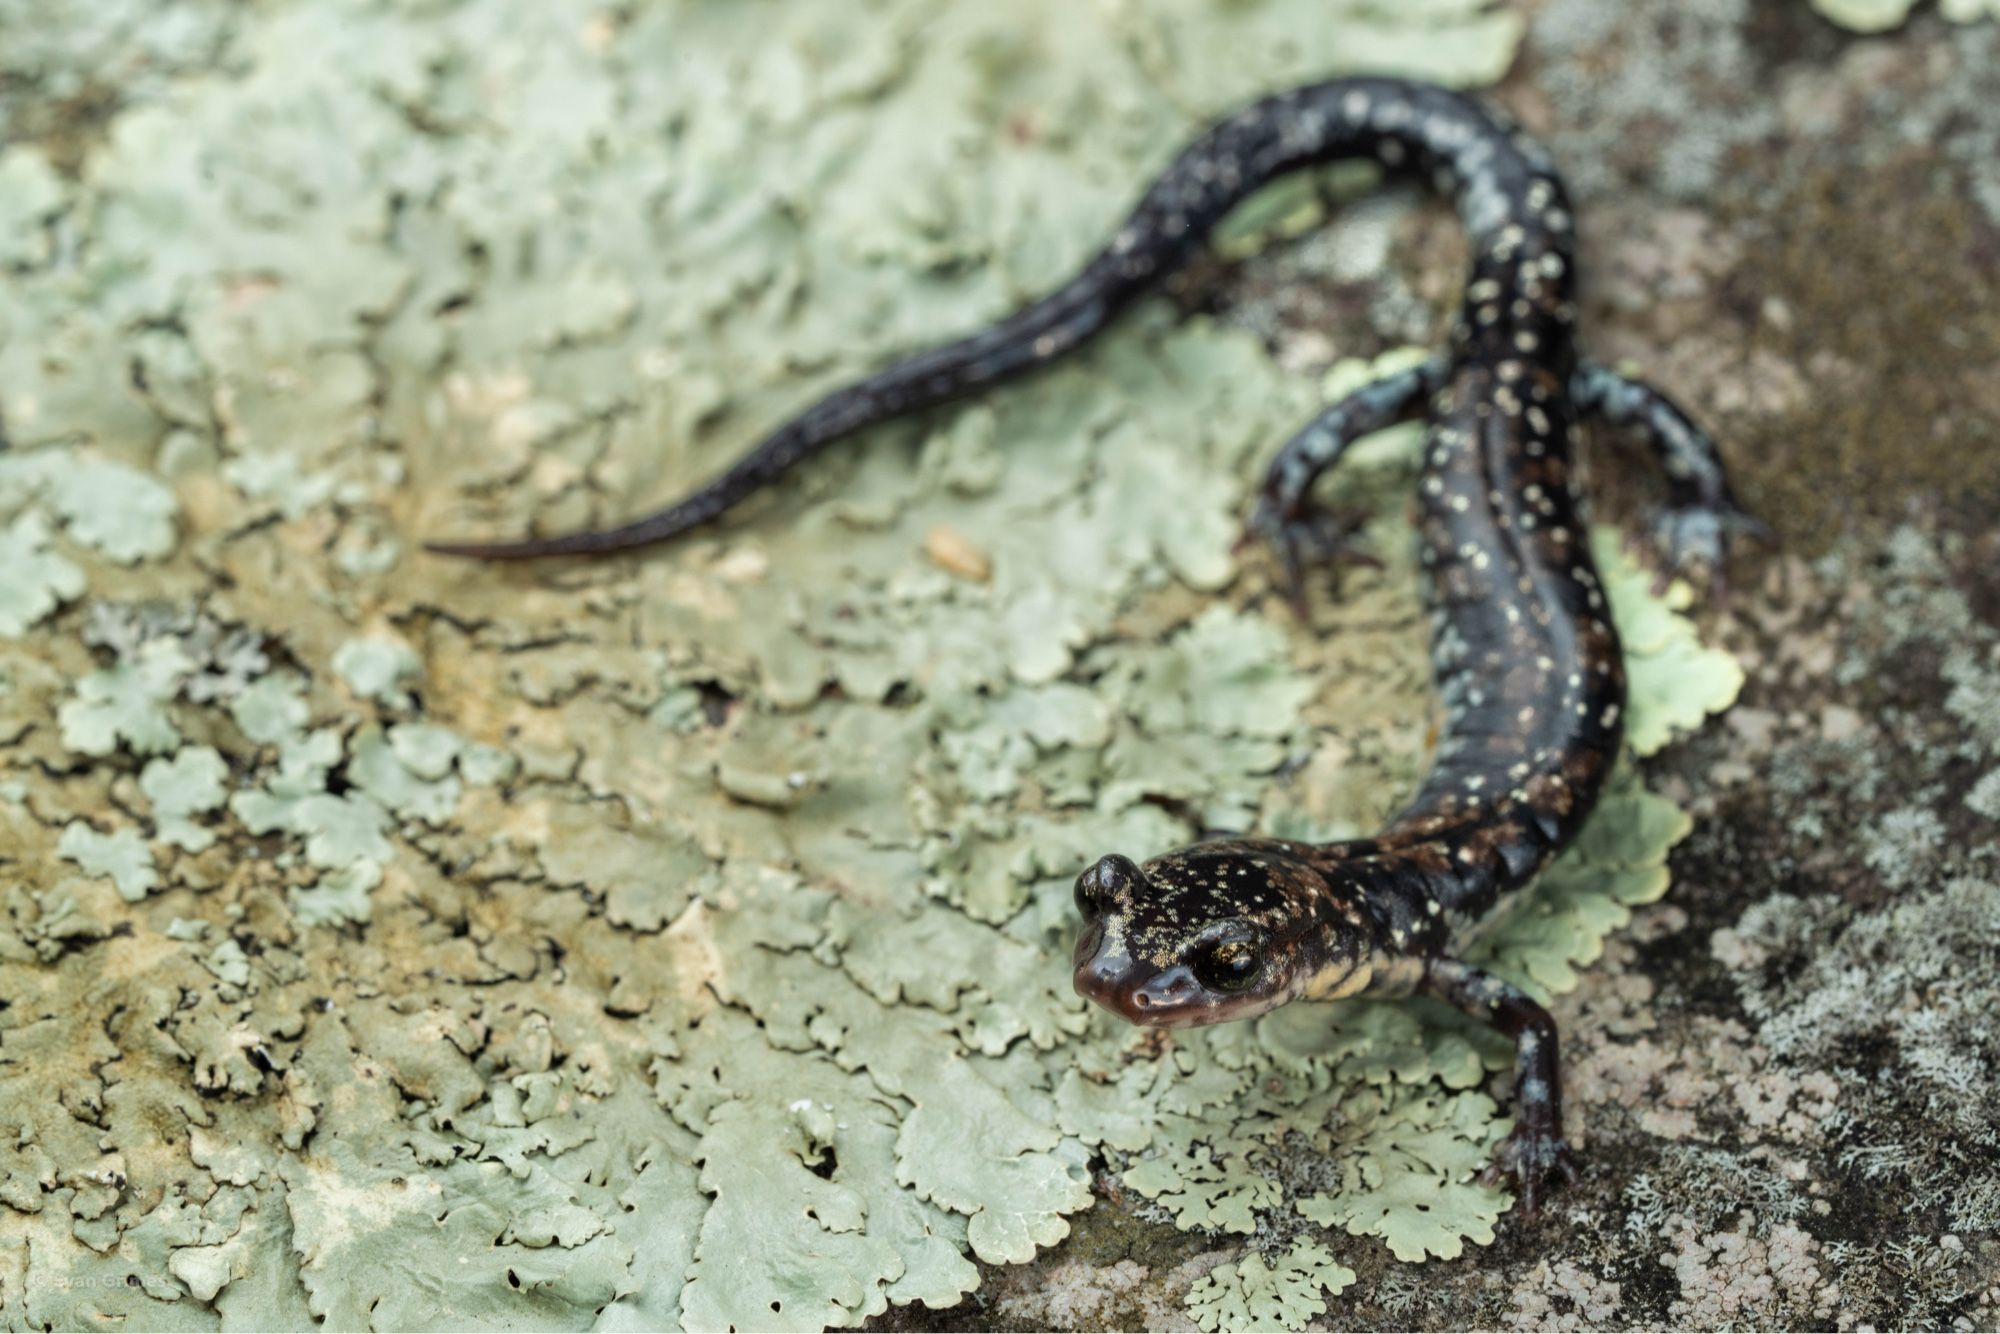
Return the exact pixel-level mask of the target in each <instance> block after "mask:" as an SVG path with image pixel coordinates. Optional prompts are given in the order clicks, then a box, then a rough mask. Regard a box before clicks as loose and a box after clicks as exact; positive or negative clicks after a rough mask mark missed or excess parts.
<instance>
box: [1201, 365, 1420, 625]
mask: <svg viewBox="0 0 2000 1334" xmlns="http://www.w3.org/2000/svg"><path fill="white" fill-rule="evenodd" d="M1445 371H1446V362H1445V360H1444V359H1443V358H1441V357H1438V358H1433V359H1431V360H1430V361H1427V362H1424V363H1423V364H1422V365H1420V366H1415V367H1412V368H1411V369H1409V370H1406V371H1399V372H1397V373H1396V374H1394V375H1387V376H1384V377H1382V378H1381V379H1379V380H1375V381H1372V382H1370V383H1368V384H1365V385H1363V386H1361V387H1360V388H1359V389H1356V390H1355V391H1354V392H1352V393H1350V394H1348V395H1347V396H1346V397H1345V398H1342V399H1340V400H1339V401H1338V402H1336V403H1334V404H1332V405H1331V406H1329V407H1328V408H1326V410H1325V411H1323V412H1321V413H1320V414H1319V415H1318V416H1317V417H1315V418H1313V419H1312V420H1311V421H1310V422H1308V423H1306V425H1305V427H1304V428H1303V429H1302V430H1300V431H1299V432H1298V434H1296V435H1294V436H1293V437H1292V438H1291V439H1290V440H1287V441H1286V442H1285V443H1284V445H1283V446H1281V447H1280V448H1279V450H1278V453H1277V455H1276V457H1274V458H1273V459H1272V460H1271V466H1270V468H1269V469H1268V470H1267V471H1266V472H1265V474H1264V484H1263V487H1262V488H1261V490H1260V492H1259V494H1258V498H1257V508H1256V509H1255V511H1253V512H1252V514H1251V516H1250V521H1249V522H1248V523H1247V524H1246V525H1245V526H1244V529H1243V536H1242V538H1241V539H1240V540H1239V541H1238V542H1237V548H1238V549H1239V550H1241V549H1242V548H1243V547H1246V546H1248V545H1249V544H1250V543H1252V542H1256V541H1263V542H1268V543H1269V544H1270V545H1271V548H1272V550H1273V552H1274V553H1275V554H1276V555H1277V557H1278V565H1279V569H1280V571H1281V582H1282V584H1283V586H1284V591H1285V595H1286V596H1287V597H1288V598H1289V599H1290V601H1291V604H1292V609H1293V610H1294V611H1296V612H1298V613H1299V615H1300V616H1301V617H1303V616H1304V615H1305V575H1306V570H1307V569H1308V567H1310V566H1315V565H1329V564H1343V563H1344V564H1351V565H1370V566H1379V565H1380V562H1379V561H1377V560H1376V559H1375V558H1374V557H1373V556H1372V555H1370V554H1369V553H1368V552H1367V551H1366V550H1365V549H1364V548H1363V547H1362V546H1361V545H1360V544H1359V542H1358V540H1357V538H1356V532H1357V530H1358V529H1359V528H1360V526H1361V523H1362V521H1363V520H1364V518H1365V517H1366V516H1365V514H1363V513H1362V512H1360V511H1356V510H1352V509H1335V508H1331V507H1328V506H1324V505H1321V504H1319V503H1317V502H1315V501H1314V500H1313V498H1312V488H1313V484H1314V483H1315V482H1317V481H1318V480H1319V478H1320V477H1321V476H1322V475H1323V474H1324V473H1326V472H1327V471H1328V470H1329V469H1331V468H1332V467H1333V466H1334V465H1335V464H1337V463H1339V462H1340V459H1341V456H1342V455H1343V454H1345V453H1346V452H1347V448H1348V446H1350V445H1352V444H1353V443H1354V442H1355V441H1357V440H1359V439H1361V438H1362V437H1363V436H1366V435H1370V434H1372V433H1374V432H1376V431H1379V430H1382V429H1384V428H1385V427H1389V426H1394V425H1396V424H1397V423H1398V422H1403V421H1408V420H1410V419H1411V418H1412V417H1414V416H1415V415H1416V414H1417V413H1418V412H1420V411H1421V410H1422V408H1423V405H1424V402H1425V400H1426V399H1428V398H1429V396H1430V395H1431V394H1432V393H1433V392H1434V391H1435V390H1436V389H1437V387H1438V385H1439V384H1440V383H1441V382H1442V380H1443V378H1444V375H1445Z"/></svg>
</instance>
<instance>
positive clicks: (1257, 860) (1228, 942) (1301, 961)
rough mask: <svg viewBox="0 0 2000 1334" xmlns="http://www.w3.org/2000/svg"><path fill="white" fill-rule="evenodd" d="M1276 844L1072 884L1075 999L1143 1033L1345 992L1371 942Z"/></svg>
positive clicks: (1207, 851)
mask: <svg viewBox="0 0 2000 1334" xmlns="http://www.w3.org/2000/svg"><path fill="white" fill-rule="evenodd" d="M1292 852H1293V845H1290V844H1286V843H1282V842H1279V841H1277V840H1240V841H1239V840H1231V841H1223V842H1215V843H1207V844H1197V845H1195V846H1194V847H1192V848H1187V849H1184V850H1182V851H1180V852H1177V853H1169V854H1168V855H1167V856H1164V857H1157V858H1154V859H1153V860H1152V861H1150V862H1147V863H1146V864H1145V865H1144V866H1139V865H1137V864H1136V863H1134V862H1133V861H1132V860H1131V859H1130V858H1129V857H1120V856H1117V855H1115V854H1114V855H1113V856H1109V857H1105V858H1103V859H1101V860H1100V861H1098V862H1097V863H1095V864H1094V865H1092V866H1091V867H1090V868H1089V869H1087V870H1086V871H1084V873H1083V874H1082V875H1080V876H1078V877H1077V878H1076V906H1077V911H1078V913H1079V914H1081V915H1082V918H1083V926H1082V929H1081V930H1080V931H1079V932H1078V934H1077V940H1076V951H1075V955H1074V958H1075V963H1076V976H1075V980H1076V990H1077V994H1078V995H1081V996H1084V997H1086V998H1088V999H1090V1000H1093V1001H1096V1002H1097V1003H1098V1004H1099V1005H1102V1006H1103V1007H1104V1008H1105V1009H1107V1010H1110V1011H1111V1012H1112V1013H1113V1014H1116V1015H1119V1016H1121V1017H1123V1018H1124V1019H1127V1020H1129V1021H1130V1022H1132V1023H1135V1024H1145V1025H1147V1026H1149V1027H1160V1028H1188V1027H1193V1026H1194V1025H1197V1024H1213V1023H1219V1022H1221V1021H1223V1020H1226V1019H1248V1018H1251V1017H1252V1016H1255V1015H1259V1014H1263V1013H1265V1012H1266V1011H1269V1010H1273V1009H1276V1008H1277V1007H1278V1006H1280V1005H1283V1004H1284V1003H1285V1002H1287V1001H1290V1000H1294V999H1296V998H1298V997H1300V996H1307V995H1312V996H1323V995H1344V994H1350V993H1351V991H1352V990H1354V989H1358V986H1359V985H1361V984H1363V983H1365V982H1366V980H1367V979H1366V977H1365V975H1364V976H1360V978H1359V981H1358V982H1357V983H1356V984H1355V986H1354V987H1346V986H1344V985H1342V981H1343V979H1346V978H1349V977H1353V976H1355V975H1356V974H1357V973H1358V972H1359V971H1360V970H1363V969H1364V968H1365V963H1366V961H1367V960H1368V959H1369V958H1370V957H1371V955H1372V953H1373V948H1372V947H1373V942H1372V939H1371V938H1370V935H1369V933H1368V931H1367V930H1366V928H1365V927H1364V926H1362V925H1361V924H1360V921H1359V918H1358V916H1356V917H1355V919H1354V920H1353V921H1352V922H1350V921H1349V915H1348V913H1347V911H1346V910H1347V908H1348V906H1349V905H1348V904H1347V903H1346V902H1344V901H1343V899H1342V898H1341V897H1340V896H1337V895H1336V894H1335V891H1334V889H1333V887H1332V885H1331V883H1330V882H1329V880H1328V878H1327V877H1326V876H1325V875H1324V874H1323V873H1322V872H1321V871H1320V870H1319V869H1317V868H1315V867H1313V866H1311V865H1309V864H1307V863H1306V862H1305V861H1304V860H1302V859H1301V858H1299V857H1297V856H1294V855H1292Z"/></svg>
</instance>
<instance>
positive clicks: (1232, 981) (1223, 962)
mask: <svg viewBox="0 0 2000 1334" xmlns="http://www.w3.org/2000/svg"><path fill="white" fill-rule="evenodd" d="M1262 966H1263V961H1262V960H1261V959H1259V958H1258V957H1257V950H1256V947H1255V946H1253V945H1251V943H1250V942H1249V941H1247V940H1225V941H1223V942H1222V943H1221V944H1220V945H1217V946H1216V947H1215V948H1214V949H1212V950H1210V951H1209V952H1208V953H1206V954H1204V955H1202V956H1201V958H1199V959H1197V960H1195V965H1194V975H1195V976H1196V977H1198V978H1200V979H1201V984H1202V985H1203V986H1205V987H1207V988H1209V989H1210V990H1211V991H1241V990H1243V988H1245V987H1247V986H1249V985H1250V984H1251V983H1252V982H1254V981H1256V979H1257V972H1258V970H1259V969H1260V968H1261V967H1262Z"/></svg>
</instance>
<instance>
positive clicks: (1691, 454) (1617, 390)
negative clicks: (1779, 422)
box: [1570, 365, 1773, 594]
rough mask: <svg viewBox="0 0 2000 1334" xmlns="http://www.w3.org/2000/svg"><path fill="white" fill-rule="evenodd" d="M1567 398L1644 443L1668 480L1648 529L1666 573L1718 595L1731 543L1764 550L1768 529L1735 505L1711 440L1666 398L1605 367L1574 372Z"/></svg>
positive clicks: (1723, 586) (1724, 588) (1725, 578)
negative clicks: (1699, 582) (1703, 581)
mask: <svg viewBox="0 0 2000 1334" xmlns="http://www.w3.org/2000/svg"><path fill="white" fill-rule="evenodd" d="M1570 395H1571V397H1572V398H1573V399H1574V400H1575V402H1576V406H1577V409H1578V411H1579V412H1582V413H1585V414H1588V415H1590V416H1592V417H1595V418H1596V419H1597V420H1599V421H1602V422H1604V423H1605V424H1606V425H1609V426H1614V427H1618V428H1621V429H1629V430H1634V431H1637V432H1638V433H1639V434H1640V435H1641V436H1643V437H1644V438H1645V441H1646V443H1647V445H1648V446H1650V447H1651V448H1652V450H1653V453H1654V455H1655V456H1656V457H1657V458H1658V459H1659V461H1660V467H1661V468H1662V470H1664V471H1665V472H1666V474H1667V503H1666V505H1665V506H1664V507H1662V509H1661V510H1660V512H1659V514H1658V515H1657V516H1656V517H1655V519H1654V521H1653V536H1654V540H1655V541H1656V542H1658V544H1659V546H1660V548H1661V550H1662V551H1663V552H1664V553H1665V556H1666V561H1667V569H1668V570H1669V571H1672V572H1676V573H1683V574H1697V573H1705V574H1706V575H1707V577H1708V580H1709V583H1710V585H1711V586H1712V587H1713V588H1714V590H1715V591H1716V592H1717V593H1718V594H1720V593H1723V592H1726V591H1727V586H1728V560H1729V543H1730V540H1731V539H1732V538H1736V537H1748V538H1752V539H1754V540H1756V541H1759V542H1764V543H1767V544H1768V543H1769V542H1771V541H1772V540H1773V538H1772V533H1771V529H1770V527H1769V526H1768V525H1766V524H1765V523H1764V522H1763V521H1762V520H1760V519H1758V518H1757V517H1755V516H1754V515H1752V514H1750V513H1749V512H1748V511H1746V510H1745V509H1744V508H1743V507H1742V506H1741V505H1740V504H1738V503H1737V501H1736V496H1735V495H1734V493H1733V492H1731V490H1730V488H1729V474H1728V472H1727V471H1726V470H1725V469H1724V467H1723V463H1722V451H1721V450H1720V449H1718V448H1717V447H1716V443H1715V439H1714V437H1712V436H1710V435H1709V434H1708V432H1706V431H1704V430H1703V429H1702V428H1701V427H1700V426H1699V425H1697V424H1696V423H1695V421H1694V419H1693V418H1692V417H1690V416H1689V415H1688V414H1687V412H1686V411H1685V410H1684V409H1683V408H1682V407H1681V406H1680V405H1679V404H1678V403H1676V402H1674V400H1673V399H1671V398H1669V397H1668V396H1667V395H1666V394H1664V393H1662V392H1660V391H1659V390H1658V389H1655V388H1654V387H1653V386H1651V385H1649V384H1647V383H1645V382H1644V381H1641V380H1634V379H1631V378H1629V377H1627V376H1624V375H1620V374H1619V373H1618V372H1617V371H1614V370H1612V369H1610V368H1609V367H1606V366H1592V365H1585V366H1582V367H1579V368H1578V369H1577V371H1576V374H1575V376H1574V377H1573V378H1572V379H1571V381H1570Z"/></svg>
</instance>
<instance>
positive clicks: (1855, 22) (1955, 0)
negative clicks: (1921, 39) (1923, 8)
mask: <svg viewBox="0 0 2000 1334" xmlns="http://www.w3.org/2000/svg"><path fill="white" fill-rule="evenodd" d="M1812 7H1813V8H1814V9H1816V10H1818V11H1819V13H1820V14H1821V15H1822V16H1823V17H1825V18H1827V19H1830V20H1832V21H1833V22H1835V23H1838V24H1839V25H1840V26H1841V27H1843V28H1852V29H1853V30H1854V31H1856V32H1887V31H1888V30H1889V29H1891V28H1894V27H1897V26H1899V25H1900V24H1902V23H1903V21H1904V20H1906V19H1908V18H1909V17H1910V11H1912V10H1914V9H1915V8H1916V7H1917V0H1812ZM1938 12H1939V13H1941V14H1943V15H1944V16H1945V17H1946V18H1948V19H1950V20H1951V21H1952V22H1953V23H1975V22H1978V21H1979V20H1980V19H1982V18H2000V3H1997V2H1996V0H1939V4H1938Z"/></svg>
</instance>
